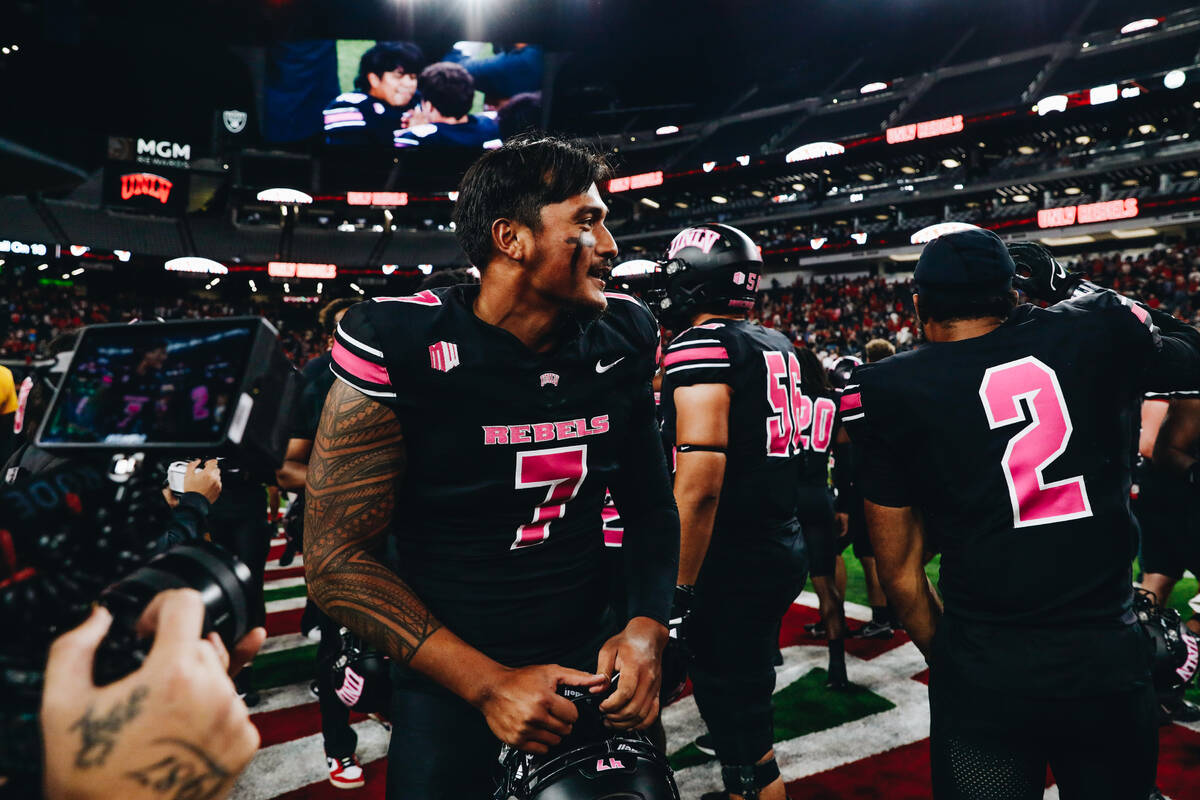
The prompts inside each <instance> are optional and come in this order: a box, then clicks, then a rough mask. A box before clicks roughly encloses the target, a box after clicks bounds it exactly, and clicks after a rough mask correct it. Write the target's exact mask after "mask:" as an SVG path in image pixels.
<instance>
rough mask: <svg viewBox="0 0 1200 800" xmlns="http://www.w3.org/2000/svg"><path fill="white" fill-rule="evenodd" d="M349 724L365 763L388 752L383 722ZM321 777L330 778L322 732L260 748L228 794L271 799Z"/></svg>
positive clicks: (248, 799)
mask: <svg viewBox="0 0 1200 800" xmlns="http://www.w3.org/2000/svg"><path fill="white" fill-rule="evenodd" d="M305 691H306V692H307V691H308V690H307V689H306V690H305ZM351 727H352V728H354V731H355V733H357V734H358V758H359V761H361V762H362V763H363V765H364V766H365V765H366V764H369V763H370V762H372V761H378V760H379V759H381V758H383V757H384V756H385V755H387V746H388V736H389V735H388V732H387V731H386V730H384V728H383V726H382V725H380V724H379V723H378V722H375V721H373V720H363V721H362V722H357V723H355V724H354V725H352V726H351ZM324 780H329V772H328V770H327V769H326V767H325V745H324V743H323V741H322V738H321V734H319V733H314V734H313V735H311V736H305V737H304V738H303V739H293V740H292V741H290V742H281V743H279V744H276V745H272V746H270V747H267V748H264V749H262V750H259V751H258V753H257V754H256V755H255V756H254V760H253V761H251V762H250V766H249V767H248V768H247V769H246V771H245V772H244V773H243V774H242V776H241V777H240V778H239V779H238V782H237V783H236V784H235V785H234V787H233V792H232V794H230V797H231V798H232V799H233V800H270V798H272V797H277V796H279V795H281V794H283V793H285V792H291V791H294V790H296V789H300V788H302V787H304V786H308V785H309V784H311V783H316V782H318V781H324Z"/></svg>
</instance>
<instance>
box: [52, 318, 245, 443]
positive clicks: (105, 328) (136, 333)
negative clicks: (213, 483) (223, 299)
mask: <svg viewBox="0 0 1200 800" xmlns="http://www.w3.org/2000/svg"><path fill="white" fill-rule="evenodd" d="M259 325H260V323H259V321H258V320H255V319H239V320H232V319H231V320H220V321H205V322H165V323H162V322H160V323H139V324H133V325H99V326H94V327H91V328H87V329H85V330H84V332H83V334H82V335H81V337H80V340H79V344H78V347H77V348H76V350H75V354H74V356H73V357H72V359H71V365H70V367H69V368H68V370H67V373H66V375H64V376H63V380H62V384H61V385H60V387H59V390H58V393H57V394H56V395H55V398H54V401H53V403H52V404H51V407H50V408H49V409H48V411H47V413H46V417H45V421H44V423H43V425H42V430H41V432H40V435H39V437H38V443H39V444H45V445H50V446H55V445H67V446H70V445H79V446H92V447H96V446H100V447H106V446H107V447H139V448H144V447H147V446H149V447H154V446H156V445H158V446H165V445H169V444H179V443H188V444H196V445H204V444H207V445H212V446H218V445H220V444H222V443H223V442H224V441H225V440H226V437H227V434H228V433H229V430H230V422H231V421H232V420H234V419H235V418H236V417H238V416H239V414H238V407H239V403H241V401H242V398H241V390H242V382H243V379H244V377H245V374H246V369H247V363H248V360H249V357H250V352H251V346H252V345H253V343H254V340H255V335H256V333H257V331H258V327H259ZM247 411H248V409H247ZM240 416H242V417H245V416H246V413H242V414H241V415H240ZM240 425H242V426H244V425H245V420H244V419H242V420H241V422H240ZM238 436H240V434H238Z"/></svg>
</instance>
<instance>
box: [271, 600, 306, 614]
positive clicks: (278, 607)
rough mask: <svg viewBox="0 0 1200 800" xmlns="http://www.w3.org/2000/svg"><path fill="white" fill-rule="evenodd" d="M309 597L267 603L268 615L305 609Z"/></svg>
mask: <svg viewBox="0 0 1200 800" xmlns="http://www.w3.org/2000/svg"><path fill="white" fill-rule="evenodd" d="M307 601H308V598H307V597H285V598H284V599H282V600H272V601H271V602H269V603H267V613H268V614H278V613H279V612H280V611H291V610H292V609H295V608H304V604H305V602H307Z"/></svg>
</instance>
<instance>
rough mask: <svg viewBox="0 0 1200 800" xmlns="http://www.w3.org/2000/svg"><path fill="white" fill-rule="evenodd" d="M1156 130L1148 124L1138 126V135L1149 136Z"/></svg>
mask: <svg viewBox="0 0 1200 800" xmlns="http://www.w3.org/2000/svg"><path fill="white" fill-rule="evenodd" d="M1157 130H1158V128H1156V127H1154V126H1153V125H1151V124H1150V123H1148V122H1147V123H1145V124H1143V125H1138V133H1140V134H1141V135H1142V136H1149V135H1150V134H1152V133H1154V132H1155V131H1157Z"/></svg>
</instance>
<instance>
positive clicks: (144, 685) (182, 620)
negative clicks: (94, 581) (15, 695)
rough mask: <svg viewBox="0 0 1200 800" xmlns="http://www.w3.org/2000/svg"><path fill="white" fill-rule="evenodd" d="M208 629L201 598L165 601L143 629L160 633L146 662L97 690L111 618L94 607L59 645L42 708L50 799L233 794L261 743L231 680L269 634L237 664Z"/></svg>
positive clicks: (244, 644) (159, 600)
mask: <svg viewBox="0 0 1200 800" xmlns="http://www.w3.org/2000/svg"><path fill="white" fill-rule="evenodd" d="M203 621H204V603H203V601H202V600H201V598H200V594H199V593H198V592H196V591H195V590H193V589H174V590H169V591H166V592H162V593H161V594H159V595H158V596H156V597H155V599H154V600H153V602H151V604H150V606H149V607H148V608H147V609H146V611H145V613H144V614H143V615H142V617H141V621H140V622H139V628H140V629H142V630H143V631H144V632H147V633H149V632H151V631H157V634H156V635H155V637H154V646H153V648H152V649H151V650H150V654H149V656H148V657H147V658H146V661H145V663H144V664H143V665H142V667H141V668H140V669H138V670H137V671H136V672H134V673H132V674H130V675H128V676H127V677H125V678H123V679H121V680H119V681H117V682H116V683H112V684H109V685H108V686H104V687H97V686H95V685H94V683H93V682H92V661H93V657H94V655H95V653H96V648H97V647H98V645H99V644H100V641H101V639H102V638H103V637H104V635H105V634H106V633H107V632H108V629H109V626H110V625H111V624H112V616H111V615H110V614H109V612H108V611H106V610H105V609H104V608H101V607H97V608H96V609H95V610H93V612H92V615H91V616H90V617H89V618H88V619H87V620H86V621H85V622H84V623H83V624H81V625H80V626H79V627H77V628H75V629H74V630H72V631H70V632H68V633H66V634H63V635H62V636H60V637H59V638H58V639H57V640H56V641H55V642H54V644H53V646H52V647H51V648H50V656H49V660H48V662H47V664H46V673H45V692H44V694H43V696H42V707H41V729H42V743H43V747H44V757H45V758H44V760H45V779H44V784H43V788H44V796H45V797H46V798H47V800H92V798H96V800H101V799H102V798H110V797H114V796H118V795H120V796H121V797H123V798H124V799H125V800H141V799H142V798H147V800H149V799H150V798H155V799H157V798H160V797H163V796H164V795H165V794H167V793H171V792H178V793H179V794H180V795H183V794H185V793H186V794H187V795H189V796H197V797H199V796H203V797H206V798H209V799H210V800H220V798H223V797H225V796H226V795H227V794H229V791H230V790H231V789H232V788H233V784H234V781H235V780H236V779H237V776H238V774H239V773H241V771H242V770H243V769H244V768H245V767H246V765H247V764H248V763H250V759H251V758H252V757H253V756H254V753H255V751H256V750H257V749H258V744H259V736H258V731H257V730H256V729H255V727H254V726H253V725H252V724H251V723H250V716H249V713H248V712H247V711H246V707H245V706H244V705H243V704H242V703H241V702H240V701H239V700H238V696H237V693H236V691H235V690H234V686H233V683H232V681H230V678H229V675H231V674H233V673H236V672H237V668H238V667H239V666H240V665H241V664H243V663H245V662H246V660H247V659H249V658H250V657H251V656H252V655H253V654H254V653H255V652H256V651H257V650H258V648H259V647H260V646H261V645H262V642H263V639H264V638H265V637H266V631H264V630H263V629H262V628H255V629H254V630H252V631H251V632H250V633H249V634H247V635H246V636H245V637H244V638H242V640H241V641H240V642H238V644H237V646H236V647H235V648H234V652H233V654H232V656H231V655H230V654H229V653H228V652H227V651H226V649H225V647H224V645H223V644H222V643H221V639H220V637H218V636H217V635H216V634H211V635H209V636H208V638H203V639H202V638H201V637H200V633H201V629H202V625H203ZM227 671H228V674H227Z"/></svg>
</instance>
